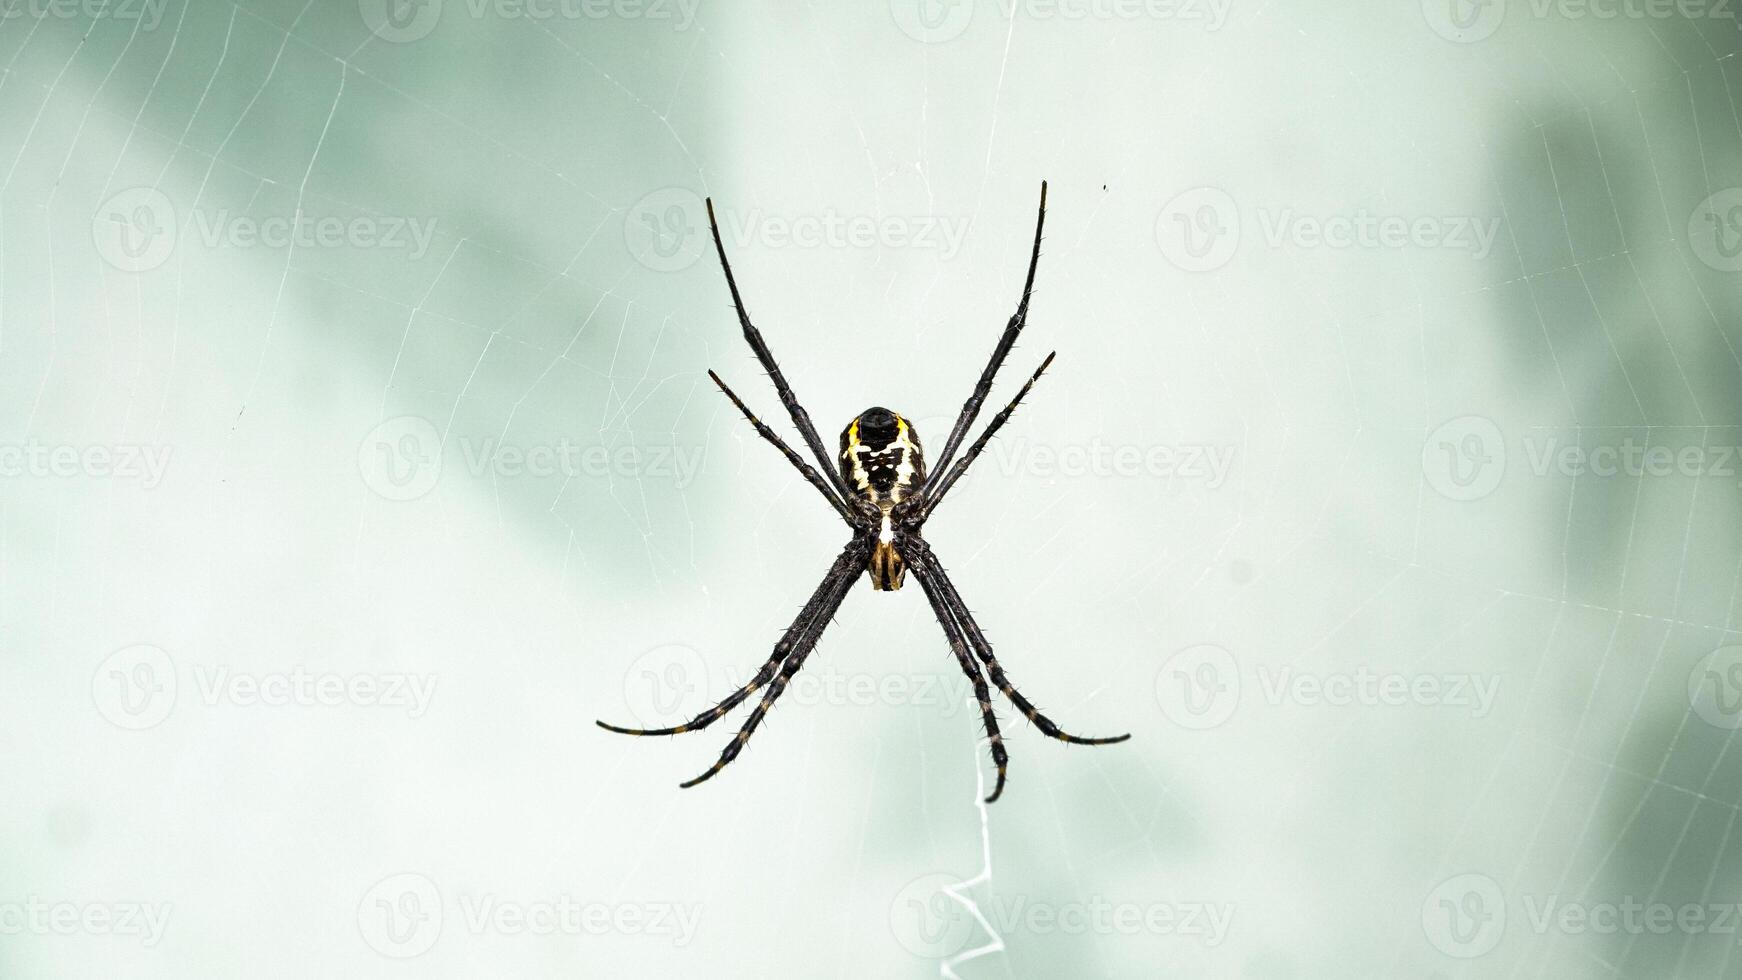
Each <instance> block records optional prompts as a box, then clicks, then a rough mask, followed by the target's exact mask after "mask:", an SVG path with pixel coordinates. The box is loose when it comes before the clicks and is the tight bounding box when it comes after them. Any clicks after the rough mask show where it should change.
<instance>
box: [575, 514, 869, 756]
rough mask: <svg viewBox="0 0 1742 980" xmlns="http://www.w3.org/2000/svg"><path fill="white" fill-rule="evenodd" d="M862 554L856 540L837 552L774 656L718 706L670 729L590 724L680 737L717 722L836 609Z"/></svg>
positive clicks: (862, 561)
mask: <svg viewBox="0 0 1742 980" xmlns="http://www.w3.org/2000/svg"><path fill="white" fill-rule="evenodd" d="M864 554H865V553H864V548H863V546H862V545H860V544H859V543H858V542H857V541H856V540H855V542H854V543H853V544H849V545H848V546H847V548H846V549H845V550H844V551H842V552H841V555H840V557H838V558H836V559H835V563H834V564H833V565H831V566H829V572H828V574H827V575H825V576H823V581H822V584H820V585H818V586H817V589H816V591H815V592H813V593H811V597H810V599H809V600H808V601H807V602H806V603H805V604H804V608H803V609H801V610H799V613H798V617H797V618H796V619H794V620H793V621H792V625H791V626H789V627H787V629H786V632H785V633H783V634H781V637H780V641H779V642H778V643H776V644H775V645H774V653H773V654H771V655H770V656H769V658H768V660H767V661H766V662H765V663H763V665H762V667H761V669H759V670H757V671H756V674H755V676H753V677H751V678H750V682H749V683H747V684H745V685H744V686H743V687H740V688H739V689H737V690H736V691H733V692H732V693H731V694H728V695H726V698H725V700H723V701H721V702H720V703H719V704H716V705H714V706H713V707H712V708H709V709H708V710H706V711H704V712H702V713H701V714H699V715H696V716H695V717H694V718H691V719H690V720H689V721H686V722H684V723H683V724H681V725H676V726H674V727H671V728H622V727H619V726H617V725H608V724H606V723H605V722H602V721H596V722H594V724H596V725H598V726H599V727H600V728H603V729H604V730H606V731H608V732H617V733H618V734H621V735H680V734H682V733H684V732H693V731H699V730H700V729H703V728H706V727H708V726H709V725H712V724H713V723H714V722H716V721H719V720H720V718H721V717H723V716H724V715H725V714H726V713H727V712H729V711H731V710H732V709H733V708H736V707H737V706H738V705H740V704H742V703H743V702H744V699H745V698H747V697H749V696H750V695H752V694H754V693H755V692H756V690H757V689H758V688H760V687H761V686H762V685H764V684H766V683H768V680H769V678H771V677H773V676H774V672H775V671H776V670H777V669H779V667H780V665H781V663H782V662H784V661H785V660H786V659H787V657H788V656H790V655H791V654H792V652H793V651H794V650H795V649H799V648H800V646H801V645H802V644H803V643H805V642H806V641H807V640H808V639H809V637H810V635H811V632H812V626H813V625H814V624H815V623H816V621H817V619H818V616H817V614H818V612H819V611H820V610H822V609H823V608H824V607H825V606H826V605H828V604H829V603H830V602H831V600H832V601H834V602H835V604H836V605H838V604H839V600H838V599H834V596H835V594H836V591H837V590H839V589H840V588H841V585H842V583H843V582H845V583H847V584H851V583H852V581H853V579H855V578H857V577H858V576H859V573H860V571H861V570H862V569H863V568H864V565H865V557H864Z"/></svg>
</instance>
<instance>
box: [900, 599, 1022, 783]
mask: <svg viewBox="0 0 1742 980" xmlns="http://www.w3.org/2000/svg"><path fill="white" fill-rule="evenodd" d="M913 574H914V577H915V578H917V579H919V587H920V588H921V589H923V590H925V597H926V599H927V600H929V601H930V602H931V610H932V615H934V616H936V617H937V621H938V625H939V626H942V627H943V629H944V636H945V637H947V638H948V639H949V641H950V651H951V652H953V653H954V654H955V655H956V663H957V664H958V665H960V666H961V668H962V673H964V674H966V675H968V680H969V682H971V683H972V684H973V685H974V697H976V698H978V699H979V701H980V720H981V722H983V723H984V724H985V726H986V738H987V740H988V741H990V742H991V743H992V763H993V764H994V765H996V766H997V767H998V785H996V786H994V787H993V789H992V795H991V796H988V797H986V802H987V803H995V802H997V800H998V797H999V796H1001V795H1003V793H1004V776H1005V770H1006V769H1007V768H1008V766H1009V763H1010V755H1009V753H1007V752H1005V751H1004V735H1003V734H1002V733H1001V732H999V731H998V716H997V715H995V714H993V712H992V692H991V691H989V690H987V688H986V677H985V675H984V674H982V673H980V665H979V664H976V663H975V662H974V660H973V658H972V657H971V656H970V655H969V654H968V640H967V637H966V636H964V635H963V633H962V626H961V624H960V623H958V622H956V617H955V613H954V611H953V610H951V609H950V607H949V603H948V601H947V600H946V599H945V598H944V597H943V594H942V593H941V592H939V591H938V587H937V585H936V584H934V583H933V582H932V580H931V579H932V575H931V569H930V568H929V567H927V566H925V565H915V566H914V567H913Z"/></svg>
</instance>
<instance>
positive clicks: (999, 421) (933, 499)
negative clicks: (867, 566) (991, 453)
mask: <svg viewBox="0 0 1742 980" xmlns="http://www.w3.org/2000/svg"><path fill="white" fill-rule="evenodd" d="M1057 356H1058V351H1056V350H1055V351H1053V352H1052V353H1051V354H1048V355H1046V360H1044V361H1041V362H1040V367H1037V368H1035V369H1034V373H1033V374H1031V375H1029V377H1028V380H1027V381H1026V382H1024V383H1023V385H1022V390H1021V391H1018V392H1017V393H1016V397H1015V398H1012V399H1010V404H1008V405H1006V406H1004V409H1003V411H1000V412H999V413H998V414H997V415H994V416H992V421H991V423H989V424H988V425H987V426H986V431H984V432H982V433H980V438H978V439H975V440H974V444H973V445H972V446H969V447H968V451H967V453H965V454H964V455H963V456H962V458H961V459H960V460H957V461H956V465H955V466H954V467H952V468H951V469H950V472H949V475H947V476H945V477H944V478H943V479H941V480H939V481H938V485H937V489H936V490H933V491H932V492H931V493H929V494H927V495H926V497H925V500H924V502H923V503H921V504H920V510H919V518H918V521H917V522H916V523H919V524H923V523H925V519H926V518H928V517H930V516H931V512H932V511H933V510H934V509H936V508H937V505H938V503H939V502H940V501H942V500H943V499H944V494H946V493H949V492H950V488H951V487H953V486H955V485H956V481H957V480H960V479H961V478H962V474H963V473H966V472H967V471H968V467H969V466H971V465H973V463H974V460H976V459H979V458H980V454H981V453H982V452H984V451H985V450H986V444H987V443H989V442H991V441H992V437H993V436H994V435H996V434H997V433H998V430H999V429H1001V428H1003V427H1004V423H1005V422H1008V421H1010V416H1011V414H1012V413H1014V412H1015V411H1016V406H1017V405H1018V404H1019V403H1020V402H1021V401H1022V396H1024V395H1026V394H1028V389H1030V388H1032V387H1034V383H1035V382H1036V381H1039V380H1040V376H1041V374H1042V373H1044V372H1045V371H1046V369H1047V367H1048V366H1050V365H1051V364H1052V359H1053V358H1055V357H1057Z"/></svg>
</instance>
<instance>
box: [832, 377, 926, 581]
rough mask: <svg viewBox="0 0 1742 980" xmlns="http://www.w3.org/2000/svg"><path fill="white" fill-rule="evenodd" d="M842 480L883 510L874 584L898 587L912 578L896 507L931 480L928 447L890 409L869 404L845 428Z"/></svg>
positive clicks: (875, 549)
mask: <svg viewBox="0 0 1742 980" xmlns="http://www.w3.org/2000/svg"><path fill="white" fill-rule="evenodd" d="M841 478H842V479H843V480H845V481H847V487H848V488H849V489H851V490H852V491H853V492H854V493H856V494H857V495H858V496H859V497H860V498H861V499H862V500H864V501H865V502H866V503H869V504H870V505H871V506H873V507H875V508H877V515H878V525H877V542H876V543H875V544H874V545H872V547H871V561H870V564H869V565H868V566H867V567H866V571H867V572H868V573H869V574H870V576H871V587H872V588H873V589H876V590H878V591H894V590H895V589H899V588H901V584H902V583H903V582H905V581H906V580H907V563H906V562H904V561H902V560H901V551H900V549H899V548H897V547H896V544H895V524H894V522H893V520H892V519H891V516H890V515H891V512H893V511H894V510H895V505H896V504H899V503H901V502H902V501H904V500H907V499H908V497H909V495H910V494H911V493H912V492H913V491H915V490H917V489H919V487H920V486H921V485H923V484H924V483H925V450H924V449H923V448H921V446H920V444H919V433H918V432H915V431H914V429H913V426H912V425H911V424H909V423H908V421H907V420H906V419H904V418H902V417H901V416H899V415H897V414H895V413H894V412H891V411H890V410H889V409H887V408H868V409H866V410H865V411H863V412H860V413H859V417H858V418H856V419H854V420H853V421H852V422H851V423H849V424H848V426H847V427H846V428H845V429H843V430H842V431H841Z"/></svg>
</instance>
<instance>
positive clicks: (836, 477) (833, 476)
mask: <svg viewBox="0 0 1742 980" xmlns="http://www.w3.org/2000/svg"><path fill="white" fill-rule="evenodd" d="M708 230H709V231H711V232H712V233H713V236H714V251H715V252H716V253H718V254H719V256H720V268H721V270H723V271H724V272H725V273H726V288H727V289H729V290H731V292H732V307H733V309H735V310H737V311H738V325H739V326H740V327H742V328H743V329H744V340H745V341H746V342H747V343H749V345H750V350H751V351H752V352H753V353H755V355H756V359H757V360H758V361H760V362H762V369H763V370H764V371H767V372H768V377H769V379H770V380H771V381H773V382H774V390H775V391H776V392H778V393H779V394H780V402H781V404H783V405H785V406H786V414H788V415H790V416H792V424H793V425H795V426H798V432H799V435H801V436H803V437H804V441H805V445H807V446H809V447H810V451H811V453H812V454H814V455H815V456H816V460H817V462H818V463H819V464H821V467H822V472H823V473H825V474H827V475H828V479H829V483H830V485H832V486H833V487H834V488H835V492H836V493H838V494H840V495H841V499H842V500H851V499H852V494H851V493H849V492H848V490H847V484H846V483H845V482H844V481H843V480H842V479H841V474H840V473H839V472H837V471H836V469H835V466H834V464H832V463H831V462H830V461H829V454H828V452H827V451H825V450H824V449H823V440H822V437H820V436H818V435H817V427H816V426H815V425H812V424H811V417H810V413H809V412H806V411H805V410H804V406H803V405H800V404H799V403H798V396H797V395H795V394H793V393H792V386H791V385H789V384H787V383H786V375H785V374H782V373H781V370H780V365H778V364H776V363H775V362H774V354H773V353H772V352H771V351H769V349H768V342H767V341H765V340H763V339H762V331H760V330H758V329H756V324H754V323H752V322H750V314H749V313H747V312H745V310H744V300H743V298H742V297H741V296H739V294H738V280H737V279H736V278H735V277H734V276H733V275H732V263H731V262H729V261H727V260H726V246H725V245H724V244H723V243H722V242H721V241H720V225H719V223H718V222H717V221H715V220H714V199H713V198H711V197H710V198H708Z"/></svg>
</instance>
